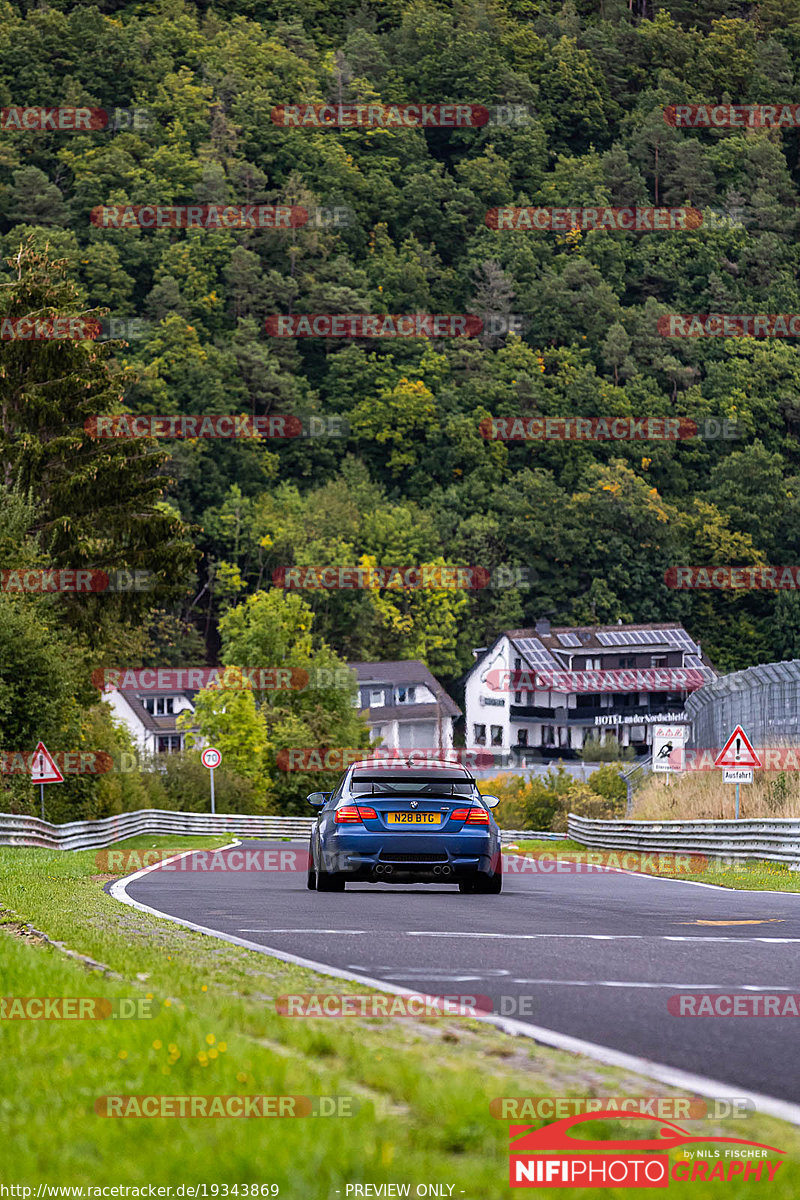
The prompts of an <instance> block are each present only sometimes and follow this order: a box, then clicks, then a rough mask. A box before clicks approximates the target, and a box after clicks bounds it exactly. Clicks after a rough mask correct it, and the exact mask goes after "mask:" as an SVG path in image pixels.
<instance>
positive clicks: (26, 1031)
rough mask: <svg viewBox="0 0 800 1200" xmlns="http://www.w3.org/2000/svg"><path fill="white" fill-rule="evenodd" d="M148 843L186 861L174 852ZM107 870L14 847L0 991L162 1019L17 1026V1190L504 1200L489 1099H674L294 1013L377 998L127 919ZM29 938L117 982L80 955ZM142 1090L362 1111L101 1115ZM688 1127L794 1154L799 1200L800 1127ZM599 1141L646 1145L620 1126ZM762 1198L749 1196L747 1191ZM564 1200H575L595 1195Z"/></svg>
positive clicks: (2, 1082)
mask: <svg viewBox="0 0 800 1200" xmlns="http://www.w3.org/2000/svg"><path fill="white" fill-rule="evenodd" d="M142 841H143V842H144V843H145V847H148V848H151V847H152V846H153V844H154V843H155V844H158V843H159V842H160V843H161V844H162V845H167V846H169V847H170V848H177V847H176V839H169V838H163V839H157V838H145V839H142ZM190 845H191V846H192V847H195V846H197V842H195V841H194V840H192V842H191V843H190ZM121 846H122V847H125V848H128V849H130V848H131V843H130V842H126V843H122V844H121ZM102 874H103V873H102V872H98V870H97V861H96V858H95V852H81V853H77V854H65V853H61V852H57V851H49V850H41V849H23V848H10V849H5V848H3V849H0V903H2V905H3V910H2V912H0V921H1V922H2V932H0V973H1V974H2V980H3V985H2V992H3V994H4V995H5V996H102V997H106V998H109V999H112V1000H113V999H114V998H120V997H137V998H140V999H141V998H148V997H150V998H152V1001H153V1008H154V1012H155V1015H154V1016H153V1017H152V1018H150V1019H137V1020H122V1019H118V1020H111V1019H109V1020H101V1021H61V1022H59V1021H24V1020H4V1021H2V1022H0V1029H1V1030H2V1035H3V1040H4V1044H5V1065H6V1069H5V1070H4V1071H3V1072H2V1077H0V1115H1V1116H2V1125H3V1133H4V1140H5V1144H6V1145H7V1146H9V1147H13V1155H10V1156H7V1161H6V1165H5V1166H4V1167H3V1168H0V1179H2V1180H3V1181H4V1182H11V1183H25V1184H28V1185H30V1184H37V1183H39V1182H46V1183H50V1184H66V1185H70V1184H75V1185H80V1184H96V1185H114V1184H134V1185H140V1184H146V1183H152V1184H171V1185H173V1187H174V1186H175V1185H177V1184H179V1183H181V1182H184V1183H190V1184H196V1183H199V1182H206V1183H208V1184H209V1185H211V1184H212V1183H213V1184H223V1183H226V1184H228V1185H233V1184H243V1183H252V1182H259V1183H267V1184H268V1183H274V1184H277V1185H279V1187H280V1195H281V1196H283V1197H289V1200H322V1198H326V1200H327V1198H329V1197H330V1200H336V1197H337V1196H340V1197H341V1200H345V1196H346V1191H345V1189H346V1185H347V1184H348V1183H351V1184H352V1183H358V1184H366V1183H372V1184H380V1183H410V1184H411V1185H412V1190H411V1194H412V1195H414V1187H415V1186H416V1185H417V1184H419V1183H425V1184H430V1183H439V1184H445V1185H452V1186H453V1191H452V1195H453V1197H455V1198H456V1200H460V1198H461V1197H463V1198H464V1200H500V1198H502V1197H507V1196H508V1194H509V1193H508V1160H507V1157H506V1155H507V1137H508V1127H507V1123H506V1122H503V1121H500V1120H496V1119H494V1118H493V1117H492V1116H491V1115H490V1111H489V1102H490V1100H491V1099H492V1098H494V1097H500V1096H567V1095H571V1096H580V1097H585V1096H622V1095H629V1096H665V1095H674V1094H675V1093H674V1091H672V1090H671V1089H669V1088H666V1087H662V1086H661V1085H659V1084H656V1083H653V1082H650V1081H643V1080H642V1079H640V1078H638V1077H636V1076H632V1075H628V1074H626V1073H624V1072H620V1071H616V1070H612V1069H610V1068H605V1067H602V1066H600V1065H599V1064H596V1063H592V1062H589V1061H587V1060H584V1059H581V1058H579V1057H576V1056H572V1055H567V1054H563V1053H560V1052H558V1051H553V1050H550V1049H548V1048H546V1047H542V1046H539V1045H537V1044H535V1043H533V1042H531V1041H528V1040H526V1039H514V1038H510V1037H507V1036H505V1035H504V1034H501V1033H500V1032H497V1031H495V1030H493V1029H491V1028H487V1027H485V1026H481V1025H480V1024H479V1023H477V1022H475V1021H469V1020H467V1019H455V1018H444V1017H436V1018H426V1019H416V1020H410V1019H394V1020H392V1019H387V1020H362V1019H356V1018H348V1019H339V1020H336V1019H329V1020H301V1019H297V1018H287V1017H282V1016H279V1015H277V1014H276V1012H275V1006H274V999H275V997H276V996H278V995H280V994H282V993H286V992H291V991H301V992H311V991H321V992H332V991H333V992H343V991H344V992H351V991H359V990H363V989H361V988H359V987H358V986H356V985H353V984H348V983H343V982H342V981H339V980H331V979H329V978H326V977H324V976H321V975H318V974H316V973H314V972H311V971H307V970H305V969H301V968H298V967H294V966H292V965H290V964H287V963H283V962H280V961H278V960H275V959H271V958H269V957H268V956H266V955H263V954H258V953H256V952H254V951H248V950H243V949H239V948H237V947H234V946H230V945H228V944H226V943H224V942H220V941H217V940H215V939H213V938H210V937H205V936H203V935H201V934H197V933H194V932H192V931H190V930H186V929H182V928H180V927H179V926H176V925H172V924H170V923H168V922H164V921H159V920H158V919H157V918H154V917H150V916H149V915H148V914H145V913H140V912H138V911H135V910H133V909H131V908H128V907H124V906H122V905H120V904H119V903H117V902H116V901H114V900H112V899H111V898H110V897H109V896H108V895H107V894H106V893H105V892H104V891H103V890H102V884H101V880H100V879H99V878H98V875H102ZM23 923H29V924H30V925H31V926H33V927H34V928H35V929H37V930H40V931H42V932H44V933H45V934H47V936H48V937H49V938H51V939H53V940H56V941H58V942H60V943H63V944H64V945H65V946H67V947H69V948H71V949H72V950H73V951H76V952H78V953H80V954H83V955H87V956H89V957H91V959H93V960H95V962H96V963H98V964H103V965H105V967H107V968H108V970H107V971H105V972H104V971H102V970H98V969H96V968H95V969H92V968H90V967H88V966H87V965H85V964H83V963H82V962H80V961H77V960H76V959H74V958H69V957H65V956H64V954H63V953H61V952H60V951H59V950H57V949H55V948H53V947H52V946H49V945H47V944H45V943H43V942H41V940H38V939H37V938H36V937H35V936H34V935H32V934H31V933H30V932H26V930H25V928H24V927H23ZM12 1064H13V1069H12ZM688 1066H689V1067H691V1064H688ZM131 1094H134V1095H145V1094H146V1095H153V1094H156V1095H161V1094H169V1095H192V1094H194V1095H213V1094H219V1095H226V1096H227V1095H233V1094H239V1095H255V1094H258V1095H283V1096H296V1095H303V1096H305V1095H310V1096H320V1095H327V1096H330V1095H337V1096H345V1097H352V1098H353V1100H354V1101H356V1102H357V1103H358V1104H359V1106H360V1107H358V1110H357V1111H356V1112H355V1115H353V1116H349V1117H319V1118H311V1117H302V1118H297V1119H283V1120H279V1119H270V1118H263V1119H259V1118H251V1119H227V1120H226V1119H213V1118H194V1119H193V1118H184V1119H179V1118H176V1119H169V1118H151V1119H146V1118H143V1119H138V1120H136V1119H130V1120H125V1119H120V1118H106V1117H101V1116H98V1115H96V1113H95V1101H96V1099H97V1098H98V1097H100V1096H104V1095H131ZM546 1123H547V1122H545V1121H542V1120H538V1121H534V1122H533V1124H536V1125H541V1124H546ZM687 1127H688V1128H690V1129H691V1131H692V1133H694V1134H706V1133H708V1134H716V1135H717V1136H730V1137H746V1138H749V1139H753V1140H756V1141H760V1142H765V1143H768V1144H771V1145H775V1146H779V1147H781V1148H782V1149H784V1150H785V1151H786V1158H787V1160H788V1161H787V1162H786V1164H785V1165H784V1166H783V1167H782V1169H781V1170H780V1171H779V1172H778V1174H777V1176H776V1177H775V1180H774V1182H773V1184H772V1185H771V1186H770V1194H771V1195H772V1196H774V1197H780V1198H781V1200H783V1198H785V1200H789V1197H792V1196H794V1195H796V1194H797V1192H798V1190H800V1170H798V1167H797V1166H796V1165H795V1164H796V1163H797V1161H798V1157H800V1130H798V1129H796V1128H794V1127H791V1126H788V1125H785V1124H783V1123H782V1122H778V1121H775V1120H773V1119H769V1118H765V1117H762V1116H755V1115H753V1116H750V1117H749V1118H748V1119H747V1120H746V1121H741V1120H739V1121H731V1120H729V1121H716V1120H702V1121H698V1120H694V1121H691V1122H688V1123H687ZM643 1128H644V1132H645V1134H646V1135H648V1136H652V1135H653V1133H654V1131H655V1129H654V1126H653V1125H651V1124H649V1123H648V1124H647V1125H646V1126H644V1124H643ZM583 1134H584V1136H597V1137H604V1138H605V1137H620V1136H628V1137H630V1136H643V1134H642V1131H641V1130H640V1129H636V1130H633V1129H631V1130H629V1131H621V1128H620V1125H619V1123H617V1122H603V1123H594V1124H593V1125H592V1126H588V1127H587V1126H584V1127H583ZM670 1187H671V1188H673V1189H677V1192H678V1194H679V1195H680V1194H682V1191H683V1189H690V1191H689V1190H687V1192H686V1194H687V1195H691V1196H692V1197H694V1198H695V1200H710V1197H711V1196H712V1194H713V1195H716V1194H717V1193H718V1190H719V1189H718V1188H717V1187H716V1185H715V1183H712V1182H709V1183H703V1182H695V1183H691V1184H688V1183H687V1184H682V1183H674V1182H673V1183H671V1184H670ZM758 1188H759V1185H758V1184H755V1183H753V1182H750V1183H748V1184H744V1183H742V1182H737V1183H736V1192H735V1194H736V1195H737V1196H742V1195H749V1194H750V1192H751V1191H752V1194H755V1193H756V1191H758ZM208 1194H209V1195H211V1194H212V1193H211V1192H210V1191H209V1193H208ZM221 1194H222V1193H220V1195H221ZM445 1194H447V1193H446V1192H445ZM560 1194H561V1195H564V1196H566V1197H572V1198H573V1200H578V1197H579V1196H580V1195H584V1196H585V1195H586V1192H585V1191H579V1190H573V1189H566V1190H563V1189H562V1190H561V1192H560ZM609 1194H612V1195H613V1194H614V1192H613V1190H612V1191H611V1192H610V1193H609ZM620 1194H622V1193H620ZM626 1194H627V1193H626Z"/></svg>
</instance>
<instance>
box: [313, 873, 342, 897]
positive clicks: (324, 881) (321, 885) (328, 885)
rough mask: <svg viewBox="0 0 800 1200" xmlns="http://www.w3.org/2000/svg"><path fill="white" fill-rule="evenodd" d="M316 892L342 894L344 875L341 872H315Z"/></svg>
mask: <svg viewBox="0 0 800 1200" xmlns="http://www.w3.org/2000/svg"><path fill="white" fill-rule="evenodd" d="M317 891H318V892H343V891H344V875H342V873H341V871H322V870H320V871H317Z"/></svg>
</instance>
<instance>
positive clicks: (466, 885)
mask: <svg viewBox="0 0 800 1200" xmlns="http://www.w3.org/2000/svg"><path fill="white" fill-rule="evenodd" d="M458 890H459V891H460V892H463V893H465V894H466V895H468V896H471V895H472V894H473V892H474V891H475V880H474V879H461V880H459V883H458Z"/></svg>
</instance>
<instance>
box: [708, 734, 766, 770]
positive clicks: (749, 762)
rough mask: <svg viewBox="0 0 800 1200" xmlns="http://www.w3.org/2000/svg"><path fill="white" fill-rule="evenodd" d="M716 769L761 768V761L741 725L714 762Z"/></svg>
mask: <svg viewBox="0 0 800 1200" xmlns="http://www.w3.org/2000/svg"><path fill="white" fill-rule="evenodd" d="M714 766H715V767H760V766H761V759H760V758H759V757H758V755H757V754H756V752H755V750H754V749H753V747H752V746H751V745H750V739H749V738H748V736H747V734H746V733H745V731H744V730H743V729H742V727H741V725H737V726H736V728H735V729H734V731H733V733H732V734H731V736H730V737H729V738H728V740H727V742H726V743H725V745H724V746H723V747H722V749H721V750H720V752H719V754H718V755H717V757H716V759H715V760H714Z"/></svg>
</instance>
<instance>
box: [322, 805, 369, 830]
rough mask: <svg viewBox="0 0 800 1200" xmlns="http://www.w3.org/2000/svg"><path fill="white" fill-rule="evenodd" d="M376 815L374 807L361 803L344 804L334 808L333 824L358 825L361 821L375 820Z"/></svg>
mask: <svg viewBox="0 0 800 1200" xmlns="http://www.w3.org/2000/svg"><path fill="white" fill-rule="evenodd" d="M377 816H378V814H377V813H376V812H375V809H374V808H368V807H367V808H365V807H364V805H363V804H359V805H358V806H356V805H355V804H345V805H344V807H342V808H337V809H336V812H335V813H334V816H333V821H334V824H335V825H360V824H361V822H362V821H366V820H372V821H375V820H376V819H377Z"/></svg>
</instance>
